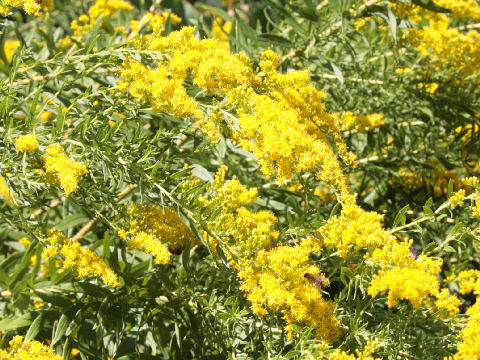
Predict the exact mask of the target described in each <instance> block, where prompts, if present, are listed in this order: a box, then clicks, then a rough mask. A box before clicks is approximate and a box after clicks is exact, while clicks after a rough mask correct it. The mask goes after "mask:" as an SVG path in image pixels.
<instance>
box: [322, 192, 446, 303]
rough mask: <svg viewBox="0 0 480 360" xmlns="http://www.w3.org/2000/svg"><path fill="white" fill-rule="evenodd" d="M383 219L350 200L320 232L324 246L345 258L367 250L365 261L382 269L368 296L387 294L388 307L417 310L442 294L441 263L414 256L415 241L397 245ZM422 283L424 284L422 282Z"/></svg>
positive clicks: (376, 275)
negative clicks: (405, 304)
mask: <svg viewBox="0 0 480 360" xmlns="http://www.w3.org/2000/svg"><path fill="white" fill-rule="evenodd" d="M382 219H383V216H382V215H380V214H378V213H375V212H366V211H364V210H363V209H361V208H360V207H359V206H358V205H357V204H356V203H355V198H354V197H351V198H350V199H348V201H346V202H345V203H344V204H343V208H342V212H341V214H340V215H336V216H333V217H332V218H331V219H330V220H329V221H328V222H327V223H326V224H325V225H323V226H322V227H320V228H319V229H318V231H317V236H318V237H319V238H321V239H322V240H321V242H322V245H325V246H332V247H333V248H334V249H336V250H337V253H338V255H339V256H342V257H346V256H347V255H348V254H349V252H350V251H355V252H358V251H360V250H362V249H364V248H367V249H373V252H372V253H371V254H370V253H369V252H367V254H366V255H365V258H366V259H369V260H371V261H373V263H374V264H375V265H376V266H378V267H379V271H378V273H377V274H375V275H374V277H373V279H372V281H371V282H370V284H369V286H368V293H369V295H371V296H373V297H375V296H377V295H378V294H379V293H387V301H388V306H390V307H393V306H395V304H396V302H397V300H399V299H403V300H409V301H410V302H411V303H412V305H413V306H414V307H416V308H418V307H420V306H421V304H422V301H423V300H424V299H425V298H427V297H428V296H430V295H431V296H437V295H438V294H439V287H440V284H439V281H438V279H437V275H438V274H439V273H440V271H441V266H442V261H441V260H434V259H432V258H430V257H428V256H424V255H420V256H419V257H418V258H416V256H414V255H413V254H412V253H411V245H412V241H408V240H407V241H404V242H398V241H397V240H396V239H395V238H394V237H393V236H392V235H391V234H390V233H389V232H388V231H386V230H384V229H383V227H382V224H381V222H382ZM419 279H422V281H419Z"/></svg>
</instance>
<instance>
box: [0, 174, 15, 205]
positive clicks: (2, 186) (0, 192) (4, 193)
mask: <svg viewBox="0 0 480 360" xmlns="http://www.w3.org/2000/svg"><path fill="white" fill-rule="evenodd" d="M0 197H1V198H2V199H3V200H11V199H12V195H11V194H10V189H9V188H8V186H7V183H6V181H5V178H4V177H3V176H0Z"/></svg>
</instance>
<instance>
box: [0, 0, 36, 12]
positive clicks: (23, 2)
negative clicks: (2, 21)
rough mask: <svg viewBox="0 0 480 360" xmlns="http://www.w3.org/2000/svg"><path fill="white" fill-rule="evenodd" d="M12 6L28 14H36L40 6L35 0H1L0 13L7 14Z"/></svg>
mask: <svg viewBox="0 0 480 360" xmlns="http://www.w3.org/2000/svg"><path fill="white" fill-rule="evenodd" d="M12 7H16V8H22V9H24V10H25V12H26V13H27V14H30V15H38V14H39V13H40V10H41V8H42V7H41V6H40V4H39V3H38V1H37V0H2V1H1V3H0V15H2V16H7V15H8V13H9V12H10V10H11V9H12Z"/></svg>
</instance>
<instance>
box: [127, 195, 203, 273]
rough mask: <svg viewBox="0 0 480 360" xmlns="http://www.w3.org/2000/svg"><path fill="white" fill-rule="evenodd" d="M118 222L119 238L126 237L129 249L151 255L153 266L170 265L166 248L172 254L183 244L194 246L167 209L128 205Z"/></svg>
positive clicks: (190, 235)
mask: <svg viewBox="0 0 480 360" xmlns="http://www.w3.org/2000/svg"><path fill="white" fill-rule="evenodd" d="M120 222H121V225H120V226H121V228H120V229H119V230H118V235H119V236H120V238H122V239H127V238H128V239H129V240H128V245H129V247H130V248H132V249H141V250H143V251H145V252H148V253H150V254H152V255H153V256H154V257H155V263H157V264H168V263H169V262H170V252H169V250H168V249H169V248H170V249H172V250H173V251H176V250H178V249H180V248H181V247H183V246H184V245H185V244H187V243H191V244H194V243H195V236H194V235H193V233H192V231H191V230H190V229H189V228H188V227H187V225H185V223H184V222H183V221H182V219H180V217H179V216H178V214H177V213H176V212H175V210H173V209H172V208H169V207H164V208H161V207H160V206H158V205H155V204H136V203H132V204H130V207H129V209H128V211H127V215H126V216H125V217H123V218H121V219H120Z"/></svg>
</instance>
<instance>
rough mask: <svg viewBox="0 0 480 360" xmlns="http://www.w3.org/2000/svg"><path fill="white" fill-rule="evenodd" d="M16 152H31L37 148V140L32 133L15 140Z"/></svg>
mask: <svg viewBox="0 0 480 360" xmlns="http://www.w3.org/2000/svg"><path fill="white" fill-rule="evenodd" d="M15 147H16V148H17V151H18V152H33V151H35V150H37V149H38V140H37V138H36V137H35V135H33V134H28V135H24V136H20V137H19V138H18V139H17V140H16V141H15Z"/></svg>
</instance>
